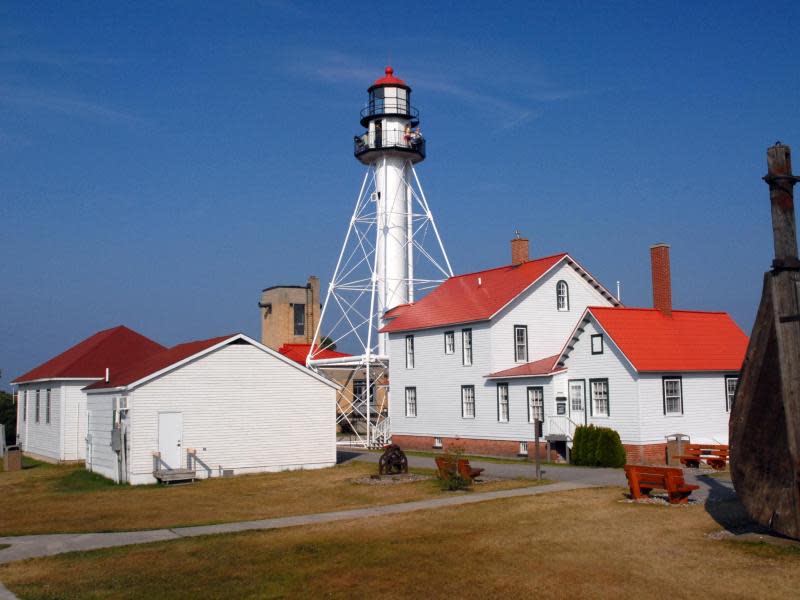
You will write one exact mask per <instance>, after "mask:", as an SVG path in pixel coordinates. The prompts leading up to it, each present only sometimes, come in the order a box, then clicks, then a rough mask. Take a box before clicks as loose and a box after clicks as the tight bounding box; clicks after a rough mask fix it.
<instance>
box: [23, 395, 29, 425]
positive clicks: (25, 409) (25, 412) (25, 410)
mask: <svg viewBox="0 0 800 600" xmlns="http://www.w3.org/2000/svg"><path fill="white" fill-rule="evenodd" d="M22 420H23V421H27V420H28V390H24V391H23V392H22Z"/></svg>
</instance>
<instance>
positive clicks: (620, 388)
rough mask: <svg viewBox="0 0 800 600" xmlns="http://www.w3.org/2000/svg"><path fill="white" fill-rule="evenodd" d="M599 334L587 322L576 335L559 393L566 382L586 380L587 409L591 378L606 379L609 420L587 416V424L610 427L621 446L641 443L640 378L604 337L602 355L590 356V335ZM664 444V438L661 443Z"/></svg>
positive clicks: (614, 346)
mask: <svg viewBox="0 0 800 600" xmlns="http://www.w3.org/2000/svg"><path fill="white" fill-rule="evenodd" d="M598 333H602V332H601V331H600V330H599V329H598V328H597V326H596V324H595V323H594V321H592V320H590V321H589V322H588V323H586V324H585V325H584V326H583V331H582V332H579V335H578V339H577V341H576V342H575V343H574V344H573V349H572V350H570V352H569V355H568V357H567V359H566V361H565V365H566V367H567V373H565V374H564V375H561V376H559V382H561V381H563V386H561V391H563V393H564V395H566V390H567V385H566V382H567V380H569V379H584V380H585V381H586V405H587V406H586V408H587V410H589V404H590V403H591V390H590V385H589V380H590V379H608V397H609V412H610V416H609V417H599V416H596V415H592V414H591V411H590V414H589V415H588V422H589V423H590V424H594V425H597V426H598V427H611V428H612V429H614V430H616V431H617V432H618V433H619V435H620V438H622V442H623V443H624V444H637V443H640V442H641V431H640V427H639V419H640V413H639V388H638V379H639V376H638V374H637V373H636V371H635V370H633V369H632V368H631V367H630V365H629V364H628V362H627V360H626V359H625V357H624V356H623V354H622V353H621V352H620V351H619V348H617V346H616V345H615V344H614V342H613V340H610V339H609V338H608V336H604V340H603V341H604V349H603V353H602V354H592V349H591V336H592V335H595V334H598ZM661 441H662V442H663V441H664V440H663V438H662V440H661Z"/></svg>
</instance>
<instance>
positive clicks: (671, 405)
mask: <svg viewBox="0 0 800 600" xmlns="http://www.w3.org/2000/svg"><path fill="white" fill-rule="evenodd" d="M668 383H669V384H677V393H675V390H671V391H670V392H667V384H668ZM661 390H662V392H663V394H664V414H665V415H682V414H683V379H682V378H680V377H664V378H662V380H661ZM675 402H677V404H675Z"/></svg>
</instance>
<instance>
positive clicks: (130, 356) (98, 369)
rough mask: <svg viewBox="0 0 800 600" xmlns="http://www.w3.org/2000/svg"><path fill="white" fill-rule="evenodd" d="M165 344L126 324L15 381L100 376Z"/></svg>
mask: <svg viewBox="0 0 800 600" xmlns="http://www.w3.org/2000/svg"><path fill="white" fill-rule="evenodd" d="M164 349H165V348H164V346H162V345H161V344H158V343H156V342H154V341H153V340H151V339H150V338H147V337H145V336H143V335H142V334H140V333H137V332H135V331H133V330H132V329H128V328H127V327H125V326H124V325H120V326H118V327H113V328H111V329H105V330H103V331H99V332H97V333H95V334H94V335H92V336H90V337H88V338H86V339H85V340H83V341H82V342H79V343H78V344H75V345H74V346H72V347H71V348H69V349H68V350H66V351H64V352H62V353H61V354H59V355H58V356H56V357H54V358H51V359H50V360H48V361H47V362H46V363H43V364H41V365H39V366H38V367H36V368H35V369H33V370H31V371H28V372H27V373H25V374H24V375H20V376H19V377H17V378H16V379H15V380H14V381H12V383H25V382H27V381H36V380H38V379H100V378H102V377H105V372H106V368H108V369H110V370H111V372H112V373H113V372H115V371H117V370H119V369H121V368H123V367H124V366H126V365H129V364H131V363H133V362H136V361H139V360H141V359H143V358H145V357H146V356H150V355H152V354H154V353H157V352H160V351H162V350H164Z"/></svg>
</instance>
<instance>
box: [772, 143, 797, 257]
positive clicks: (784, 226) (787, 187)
mask: <svg viewBox="0 0 800 600" xmlns="http://www.w3.org/2000/svg"><path fill="white" fill-rule="evenodd" d="M764 181H766V182H767V184H768V185H769V200H770V204H771V205H772V237H773V240H774V242H775V266H776V267H780V266H782V265H791V264H792V262H794V263H797V227H796V225H795V218H794V194H793V190H792V188H793V186H794V184H795V183H796V179H795V177H794V176H793V175H792V151H791V148H789V146H784V145H783V144H781V143H780V142H777V143H776V144H775V145H774V146H772V147H771V148H769V149H768V150H767V175H766V177H764ZM792 259H794V261H792ZM794 266H795V267H797V266H800V265H797V264H794Z"/></svg>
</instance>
